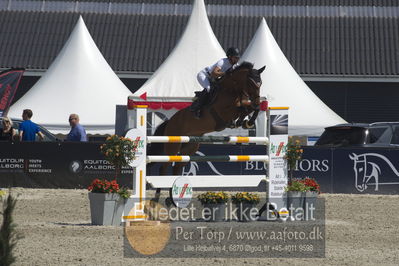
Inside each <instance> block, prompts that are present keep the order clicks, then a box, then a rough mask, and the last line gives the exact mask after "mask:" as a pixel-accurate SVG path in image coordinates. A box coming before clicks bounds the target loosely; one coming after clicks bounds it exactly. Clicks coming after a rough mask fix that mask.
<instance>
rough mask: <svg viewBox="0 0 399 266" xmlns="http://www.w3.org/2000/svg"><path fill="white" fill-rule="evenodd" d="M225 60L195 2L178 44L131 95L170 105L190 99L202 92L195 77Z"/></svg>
mask: <svg viewBox="0 0 399 266" xmlns="http://www.w3.org/2000/svg"><path fill="white" fill-rule="evenodd" d="M224 56H225V52H224V50H223V48H222V47H221V46H220V44H219V42H218V40H217V39H216V37H215V34H214V33H213V31H212V28H211V25H210V23H209V20H208V16H207V14H206V9H205V4H204V0H195V1H194V6H193V10H192V13H191V16H190V19H189V20H188V22H187V26H186V29H185V30H184V33H183V35H182V36H181V38H180V40H179V42H178V43H177V45H176V46H175V48H174V49H173V51H172V52H171V53H170V55H169V56H168V58H167V59H166V60H165V61H164V62H163V63H162V65H161V66H160V67H159V68H158V70H157V71H155V73H154V74H153V75H152V76H151V78H150V79H149V80H148V81H147V82H146V83H144V85H143V86H142V87H141V88H140V89H139V90H138V91H136V92H135V93H134V96H140V95H142V94H143V93H147V96H148V97H159V98H160V99H162V100H163V101H174V99H173V97H177V96H179V97H193V96H194V91H198V90H202V88H201V86H200V85H199V83H198V81H197V73H198V72H199V71H200V70H201V69H203V68H205V67H206V66H209V65H211V64H213V63H215V62H216V61H217V60H219V59H220V58H222V57H224Z"/></svg>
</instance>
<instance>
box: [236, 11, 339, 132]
mask: <svg viewBox="0 0 399 266" xmlns="http://www.w3.org/2000/svg"><path fill="white" fill-rule="evenodd" d="M241 60H245V61H249V62H252V63H254V64H255V67H256V68H260V67H262V66H264V65H266V70H265V71H264V72H263V73H262V81H263V85H262V87H261V96H265V97H267V99H268V101H269V106H271V107H289V123H288V124H289V134H290V135H308V136H310V135H314V136H318V135H320V134H321V133H322V132H323V129H324V127H326V126H332V125H335V124H339V123H345V120H343V119H342V118H341V117H339V116H338V115H337V114H336V113H334V112H333V111H332V110H331V109H330V108H329V107H328V106H327V105H326V104H324V103H323V102H322V101H321V100H320V99H319V98H318V97H317V96H316V95H315V94H314V93H313V92H312V90H310V89H309V87H308V86H307V85H306V84H305V83H304V82H303V80H302V79H301V78H300V77H299V75H298V74H297V73H296V71H295V70H294V68H293V67H292V66H291V64H290V63H289V62H288V60H287V58H286V57H285V56H284V54H283V52H282V51H281V49H280V47H279V46H278V44H277V42H276V40H275V39H274V37H273V35H272V33H271V31H270V29H269V27H268V26H267V24H266V21H265V19H264V18H263V19H262V22H261V23H260V25H259V28H258V29H257V31H256V33H255V35H254V37H253V38H252V40H251V42H250V44H249V45H248V47H247V49H246V51H245V53H244V54H243V56H242V58H241Z"/></svg>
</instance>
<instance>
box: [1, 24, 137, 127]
mask: <svg viewBox="0 0 399 266" xmlns="http://www.w3.org/2000/svg"><path fill="white" fill-rule="evenodd" d="M130 94H131V92H130V91H129V89H128V88H126V86H125V85H124V84H123V83H122V81H120V79H119V78H118V77H117V76H116V75H115V73H114V72H113V70H112V69H111V67H110V66H109V65H108V63H107V61H106V60H105V59H104V57H103V56H102V54H101V52H100V51H99V50H98V48H97V46H96V44H95V43H94V41H93V39H92V38H91V36H90V33H89V31H88V30H87V28H86V25H85V23H84V21H83V19H82V17H80V18H79V20H78V22H77V23H76V26H75V28H74V29H73V31H72V33H71V35H70V37H69V39H68V40H67V42H66V43H65V45H64V47H63V48H62V50H61V51H60V53H59V54H58V56H57V57H56V59H55V60H54V61H53V63H52V64H51V66H50V67H49V69H48V70H47V72H46V73H45V74H44V75H43V76H42V77H41V78H40V80H39V81H38V82H37V83H36V84H35V85H34V86H33V87H32V88H31V89H30V90H29V91H28V92H27V93H26V94H25V95H24V96H23V97H22V98H21V99H19V100H18V101H17V102H16V103H15V104H13V105H12V106H11V108H10V111H9V116H10V117H20V116H21V114H22V111H23V109H32V111H33V118H32V120H33V121H35V122H36V123H39V124H42V125H44V126H46V127H47V128H48V129H49V130H51V131H52V132H54V133H64V134H65V133H68V132H69V130H70V127H69V123H68V117H69V114H71V113H76V114H78V115H79V116H80V122H81V124H82V125H84V126H85V128H86V131H87V133H91V134H111V133H113V132H114V128H115V109H116V108H115V105H116V104H126V102H127V97H128V96H129V95H130Z"/></svg>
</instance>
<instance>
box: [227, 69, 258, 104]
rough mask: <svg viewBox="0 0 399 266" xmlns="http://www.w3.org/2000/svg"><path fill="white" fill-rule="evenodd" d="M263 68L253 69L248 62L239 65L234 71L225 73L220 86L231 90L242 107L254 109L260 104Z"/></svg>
mask: <svg viewBox="0 0 399 266" xmlns="http://www.w3.org/2000/svg"><path fill="white" fill-rule="evenodd" d="M263 70H265V66H264V67H262V68H260V69H254V68H253V64H252V63H249V62H243V63H241V64H240V65H239V66H238V67H237V68H236V69H234V70H233V71H230V72H228V73H226V75H225V76H224V77H223V79H222V81H221V83H222V84H223V85H222V86H224V87H226V88H228V89H229V90H233V91H235V92H236V93H237V95H238V96H239V97H240V98H241V101H242V103H243V104H244V105H248V106H252V107H253V108H254V109H256V108H257V107H258V106H259V104H260V96H259V93H260V87H261V85H262V79H261V75H260V74H261V73H262V72H263Z"/></svg>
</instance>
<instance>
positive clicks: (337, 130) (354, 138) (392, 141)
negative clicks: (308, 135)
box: [315, 122, 399, 147]
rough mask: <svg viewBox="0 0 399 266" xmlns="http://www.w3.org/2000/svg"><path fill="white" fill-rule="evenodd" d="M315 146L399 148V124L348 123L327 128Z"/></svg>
mask: <svg viewBox="0 0 399 266" xmlns="http://www.w3.org/2000/svg"><path fill="white" fill-rule="evenodd" d="M315 146H328V147H342V146H363V147H399V122H378V123H372V124H363V123H348V124H339V125H336V126H332V127H327V128H325V130H324V132H323V134H322V135H321V136H320V138H319V139H318V140H317V142H316V143H315Z"/></svg>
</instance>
